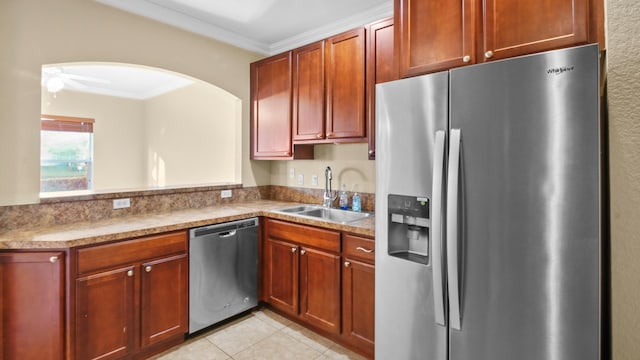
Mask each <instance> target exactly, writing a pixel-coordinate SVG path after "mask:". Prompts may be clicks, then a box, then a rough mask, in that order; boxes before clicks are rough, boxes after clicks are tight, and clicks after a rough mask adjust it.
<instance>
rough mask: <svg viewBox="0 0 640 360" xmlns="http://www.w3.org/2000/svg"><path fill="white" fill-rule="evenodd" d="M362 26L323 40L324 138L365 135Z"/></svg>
mask: <svg viewBox="0 0 640 360" xmlns="http://www.w3.org/2000/svg"><path fill="white" fill-rule="evenodd" d="M364 44H365V35H364V28H359V29H355V30H351V31H347V32H345V33H342V34H340V35H336V36H334V37H331V38H329V39H327V40H326V42H325V56H326V58H325V64H326V81H327V98H326V102H327V105H326V109H327V114H326V116H327V122H326V129H327V133H326V137H327V138H328V139H340V138H358V137H364V136H365V123H364V118H365V116H364V111H365V103H364V87H365V84H364V82H365V78H364V75H365V63H364V56H365V55H364Z"/></svg>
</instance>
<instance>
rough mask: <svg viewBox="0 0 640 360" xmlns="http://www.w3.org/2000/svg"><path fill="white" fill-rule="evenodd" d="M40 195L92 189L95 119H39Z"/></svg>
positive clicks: (49, 117) (47, 116) (61, 117)
mask: <svg viewBox="0 0 640 360" xmlns="http://www.w3.org/2000/svg"><path fill="white" fill-rule="evenodd" d="M40 122H41V125H40V192H41V193H51V192H57V191H78V190H91V189H92V188H93V123H94V119H89V118H78V117H69V116H58V115H42V116H41V118H40Z"/></svg>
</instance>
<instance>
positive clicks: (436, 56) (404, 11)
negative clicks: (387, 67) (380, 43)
mask: <svg viewBox="0 0 640 360" xmlns="http://www.w3.org/2000/svg"><path fill="white" fill-rule="evenodd" d="M394 4H395V18H394V19H395V32H396V40H397V41H399V44H398V53H399V62H400V76H402V77H409V76H414V75H420V74H425V73H430V72H436V71H441V70H447V69H450V68H454V67H457V66H462V65H466V64H472V63H479V62H484V61H491V60H497V59H504V58H509V57H514V56H520V55H525V54H531V53H536V52H541V51H548V50H553V49H558V48H563V47H569V46H575V45H581V44H586V43H589V42H599V43H600V47H601V48H604V30H603V29H604V26H603V25H604V14H603V13H604V7H603V0H547V1H539V0H518V1H515V0H461V1H431V0H395V3H394Z"/></svg>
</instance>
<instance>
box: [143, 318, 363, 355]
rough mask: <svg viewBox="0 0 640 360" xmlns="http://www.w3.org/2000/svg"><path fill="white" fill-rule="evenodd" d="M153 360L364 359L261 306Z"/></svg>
mask: <svg viewBox="0 0 640 360" xmlns="http://www.w3.org/2000/svg"><path fill="white" fill-rule="evenodd" d="M152 359H154V360H226V359H234V360H244V359H252V360H253V359H264V360H271V359H278V360H280V359H314V360H316V359H317V360H329V359H352V360H365V358H364V357H362V356H360V355H359V354H356V353H354V352H352V351H351V350H348V349H346V348H344V347H343V346H341V345H338V344H336V343H334V342H333V341H331V340H329V339H327V338H325V337H322V336H320V335H318V334H316V333H314V332H313V331H311V330H309V329H306V328H304V327H302V326H300V325H298V324H296V323H294V322H292V321H290V320H288V319H286V318H284V317H282V316H280V315H278V314H276V313H274V312H273V311H270V310H267V309H262V310H257V311H254V312H251V313H250V314H248V315H246V316H243V317H241V318H239V319H236V320H234V321H232V322H230V323H227V324H224V325H222V326H219V327H216V328H214V329H213V330H211V331H209V332H206V333H203V334H200V335H198V336H195V337H193V338H191V339H188V340H187V341H185V343H184V344H182V345H180V346H178V347H175V348H172V349H170V350H168V351H166V352H164V353H162V354H159V355H157V356H155V357H153V358H152Z"/></svg>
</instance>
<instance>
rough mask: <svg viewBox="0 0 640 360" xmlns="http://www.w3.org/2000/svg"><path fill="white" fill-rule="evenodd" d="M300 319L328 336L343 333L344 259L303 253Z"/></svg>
mask: <svg viewBox="0 0 640 360" xmlns="http://www.w3.org/2000/svg"><path fill="white" fill-rule="evenodd" d="M300 316H301V317H302V318H303V319H304V320H305V321H306V322H308V323H310V324H313V325H315V326H317V327H319V328H321V329H324V330H326V331H328V332H331V333H335V334H338V333H340V255H338V254H332V253H329V252H326V251H320V250H316V249H312V248H306V247H303V248H302V249H301V250H300Z"/></svg>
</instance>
